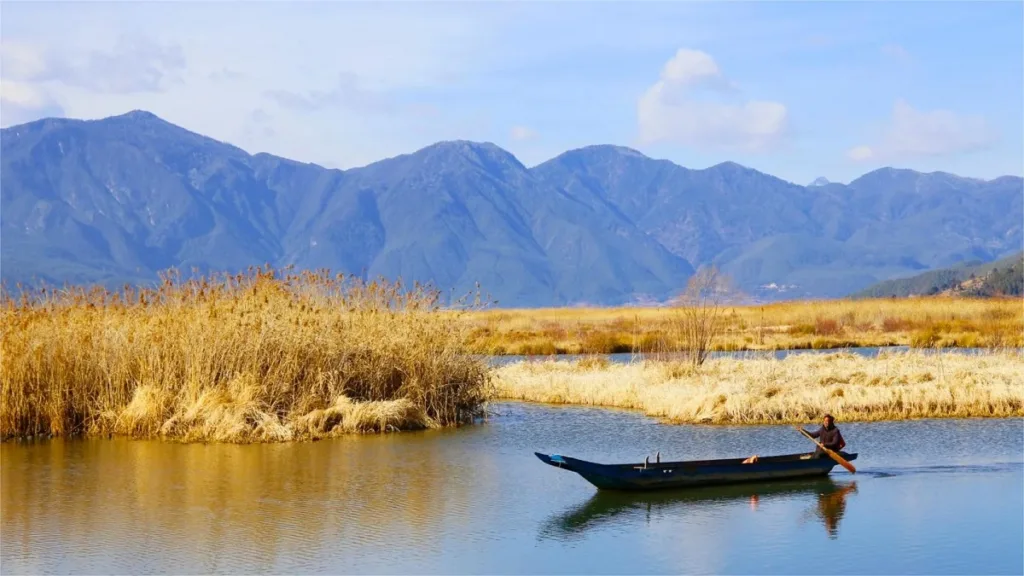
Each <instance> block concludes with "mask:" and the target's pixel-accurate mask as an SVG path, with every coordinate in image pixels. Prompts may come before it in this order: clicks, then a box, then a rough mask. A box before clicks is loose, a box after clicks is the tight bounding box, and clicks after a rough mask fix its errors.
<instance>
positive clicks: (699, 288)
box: [673, 266, 733, 366]
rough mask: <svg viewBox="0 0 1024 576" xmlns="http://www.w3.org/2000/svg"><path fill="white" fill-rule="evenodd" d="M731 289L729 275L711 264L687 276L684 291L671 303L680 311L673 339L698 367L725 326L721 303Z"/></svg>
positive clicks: (727, 298)
mask: <svg viewBox="0 0 1024 576" xmlns="http://www.w3.org/2000/svg"><path fill="white" fill-rule="evenodd" d="M732 292H733V290H732V288H731V285H730V281H729V279H728V277H726V276H725V275H723V274H721V273H720V272H719V271H718V269H717V268H716V267H714V266H708V267H705V268H701V269H700V270H698V271H697V273H696V274H694V275H693V276H692V277H690V280H689V281H688V282H687V283H686V290H684V291H683V293H682V294H681V295H679V297H677V298H676V299H675V301H674V303H675V304H676V305H677V306H679V310H678V312H677V314H676V316H675V318H674V322H673V325H674V328H675V332H676V334H675V336H676V341H677V343H678V344H679V347H680V349H681V351H682V353H683V357H684V358H685V359H686V360H687V361H689V362H691V363H692V364H693V365H694V366H700V365H701V364H703V363H704V360H706V359H707V357H708V354H709V353H710V352H711V348H712V345H713V344H714V341H715V339H716V338H718V336H719V335H720V334H721V333H722V330H723V328H724V327H725V313H724V304H726V303H727V302H728V300H729V298H730V296H731V294H732Z"/></svg>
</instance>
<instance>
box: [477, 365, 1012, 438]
mask: <svg viewBox="0 0 1024 576" xmlns="http://www.w3.org/2000/svg"><path fill="white" fill-rule="evenodd" d="M495 380H496V387H497V395H498V396H499V397H500V398H504V399H507V400H519V401H526V402H541V403H549V404H565V405H582V406H604V407H609V408H623V409H630V410H638V411H640V412H643V413H644V414H646V415H648V416H652V417H656V418H660V419H663V420H665V421H669V422H675V423H693V424H783V423H806V422H815V421H818V420H820V419H821V415H822V414H824V413H826V412H828V413H831V414H833V415H834V416H835V417H836V418H837V419H838V420H839V421H844V422H848V421H851V420H856V421H862V422H863V421H878V420H910V419H920V418H974V417H986V418H992V417H995V418H1006V417H1021V416H1024V354H1022V353H1021V352H1020V351H1018V350H998V351H997V350H993V351H984V352H980V353H969V354H964V353H936V352H927V351H908V352H882V353H880V354H879V355H878V356H877V357H865V356H860V355H857V354H852V353H849V352H830V353H825V354H793V355H789V356H787V357H785V358H783V359H777V358H775V357H765V358H744V359H737V358H711V359H708V360H707V361H706V362H704V363H703V364H702V365H700V366H699V367H698V366H695V365H694V364H693V363H692V362H683V361H677V360H664V359H662V360H644V361H639V362H633V363H628V364H624V363H623V364H615V363H611V362H609V361H608V360H607V359H606V358H603V357H592V358H583V359H581V360H575V361H556V360H544V361H526V362H516V363H512V364H508V365H506V366H502V367H500V368H498V369H497V371H496V376H495Z"/></svg>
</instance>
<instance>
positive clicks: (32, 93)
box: [0, 79, 64, 128]
mask: <svg viewBox="0 0 1024 576" xmlns="http://www.w3.org/2000/svg"><path fill="white" fill-rule="evenodd" d="M62 116H64V107H63V106H61V105H60V103H59V102H57V101H56V100H55V99H54V98H53V97H52V96H51V95H50V94H49V93H48V92H46V91H45V90H42V89H40V88H38V87H36V86H34V85H32V84H30V83H26V82H17V81H15V80H4V79H0V126H2V127H4V128H6V127H7V126H14V125H16V124H22V123H25V122H31V121H33V120H38V119H40V118H46V117H62Z"/></svg>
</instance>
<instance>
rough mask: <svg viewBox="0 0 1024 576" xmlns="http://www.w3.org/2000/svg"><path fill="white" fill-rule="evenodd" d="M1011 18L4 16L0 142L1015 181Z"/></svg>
mask: <svg viewBox="0 0 1024 576" xmlns="http://www.w3.org/2000/svg"><path fill="white" fill-rule="evenodd" d="M1022 29H1024V9H1022V4H1021V3H1019V2H989V3H985V2H902V3H900V2H806V3H804V2H756V3H755V2H751V3H742V2H716V3H710V2H632V3H611V2H601V3H586V2H548V3H542V2H458V3H446V4H430V3H424V2H401V3H383V2H376V3H372V4H371V3H355V2H330V3H328V2H318V3H296V2H262V3H257V2H246V3H213V2H190V3H155V2H142V1H139V2H131V3H127V2H122V3H98V2H75V3H69V4H60V3H57V2H19V3H10V2H7V3H4V9H3V19H2V20H0V32H2V34H0V50H2V52H0V123H2V124H3V125H4V126H10V125H13V124H18V123H21V122H25V121H29V120H33V119H37V118H40V117H45V116H55V115H61V116H69V117H75V118H101V117H104V116H110V115H115V114H121V113H124V112H127V111H129V110H132V109H145V110H149V111H151V112H154V113H156V114H158V115H159V116H161V117H163V118H165V119H166V120H169V121H171V122H174V123H176V124H179V125H182V126H184V127H186V128H188V129H190V130H194V131H196V132H200V133H203V134H206V135H209V136H212V137H214V138H217V139H220V140H224V141H227V142H230V143H232V144H235V145H238V146H240V147H242V148H244V149H246V150H247V151H249V152H270V153H273V154H278V155H282V156H286V157H289V158H294V159H297V160H302V161H309V162H316V163H319V164H322V165H326V166H332V167H339V168H348V167H353V166H361V165H365V164H367V163H369V162H372V161H374V160H378V159H381V158H386V157H390V156H395V155H398V154H402V153H406V152H411V151H413V150H416V149H418V148H421V147H423V146H426V145H429V144H431V143H433V142H436V141H438V140H450V139H467V140H478V141H490V142H494V143H496V144H498V145H500V146H502V147H504V148H506V149H508V150H510V151H511V152H513V153H514V154H515V155H516V156H517V157H518V158H519V159H520V160H522V161H523V162H524V163H525V164H527V165H528V166H532V165H534V164H537V163H539V162H542V161H544V160H546V159H549V158H551V157H553V156H555V155H557V154H559V153H561V152H563V151H565V150H568V149H571V148H576V147H580V146H585V145H589V144H617V145H623V146H630V147H633V148H636V149H638V150H640V151H641V152H644V153H645V154H647V155H649V156H652V157H656V158H666V159H669V160H672V161H674V162H676V163H679V164H681V165H684V166H687V167H691V168H703V167H707V166H710V165H713V164H717V163H719V162H722V161H726V160H731V161H735V162H739V163H741V164H744V165H747V166H751V167H753V168H756V169H758V170H762V171H764V172H768V173H770V174H774V175H776V176H779V177H781V178H785V179H787V180H791V181H794V182H798V183H807V182H809V181H811V180H813V179H814V178H815V177H817V176H825V177H827V178H829V179H831V180H835V181H842V182H846V181H849V180H851V179H853V178H855V177H857V176H859V175H860V174H863V173H865V172H868V171H870V170H873V169H875V168H878V167H881V166H899V167H907V168H914V169H918V170H924V171H932V170H944V171H948V172H953V173H957V174H961V175H964V176H974V177H981V178H992V177H996V176H999V175H1003V174H1017V175H1020V174H1021V173H1022V172H1024V167H1022V164H1024V114H1022V108H1024V104H1022V103H1024V57H1022V54H1024V32H1022Z"/></svg>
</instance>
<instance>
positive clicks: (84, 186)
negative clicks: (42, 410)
mask: <svg viewBox="0 0 1024 576" xmlns="http://www.w3.org/2000/svg"><path fill="white" fill-rule="evenodd" d="M2 145H3V158H2V160H3V165H2V177H3V181H2V189H3V206H2V208H3V219H2V221H0V232H2V240H3V241H2V246H0V250H2V255H3V277H4V279H5V280H8V281H25V280H29V279H30V278H32V277H40V278H44V279H46V280H49V281H51V282H61V281H65V280H70V281H109V282H110V283H116V282H120V281H124V280H145V279H151V278H153V277H154V275H155V273H156V272H157V271H158V270H161V269H164V268H167V267H169V266H181V267H184V268H186V269H188V268H190V267H193V266H194V267H197V268H199V269H201V270H236V269H239V268H244V267H245V266H248V265H251V264H260V263H264V262H269V263H272V264H278V265H280V264H294V265H296V266H297V267H300V268H317V267H327V268H331V269H333V270H338V271H344V272H349V273H356V274H362V275H367V276H378V275H380V276H385V277H388V278H397V277H401V278H402V279H403V280H405V281H407V282H413V281H420V282H431V283H433V284H434V285H436V286H438V287H441V288H443V289H452V290H455V291H456V292H457V293H465V292H468V291H469V290H471V289H472V288H473V287H474V285H475V283H477V282H479V283H481V284H482V287H483V288H484V289H485V290H487V291H488V292H490V293H491V294H492V295H493V296H494V297H496V298H497V299H498V300H499V302H500V303H503V304H508V305H541V304H567V303H573V302H581V301H591V302H598V303H609V302H610V303H624V302H628V301H629V300H631V299H633V298H635V297H637V296H640V295H650V296H651V297H655V298H665V297H667V296H669V295H670V294H672V293H675V292H676V291H678V290H679V289H680V287H681V286H683V285H684V283H685V281H686V278H687V277H688V276H689V275H690V274H691V273H692V268H691V267H690V265H689V264H688V263H687V262H686V261H684V260H683V259H681V258H679V257H677V256H674V255H672V254H671V253H670V252H668V251H667V250H666V249H665V248H664V247H662V246H661V245H660V244H658V243H657V242H656V241H655V240H653V239H651V238H650V237H649V236H648V235H646V234H644V233H642V232H640V231H639V230H638V229H637V228H636V226H635V225H634V224H633V223H632V222H631V221H630V220H629V219H627V218H625V217H623V216H622V215H621V214H619V213H617V212H616V211H615V210H613V209H612V208H610V207H609V206H607V205H606V204H604V203H601V202H594V201H593V199H592V198H585V197H577V196H574V195H573V194H571V193H568V192H566V191H563V190H560V189H556V188H553V187H551V186H549V185H548V184H546V183H544V182H542V181H540V180H538V179H537V178H535V177H534V176H533V175H532V174H531V173H530V172H529V171H527V170H526V168H525V167H523V166H522V164H520V163H519V161H518V160H516V159H515V158H514V157H513V156H512V155H511V154H508V153H507V152H505V151H503V150H501V149H500V148H498V147H496V146H494V145H490V144H474V143H468V142H448V143H441V144H437V145H434V146H431V147H428V148H425V149H423V150H420V151H418V152H416V153H414V154H408V155H404V156H400V157H397V158H392V159H389V160H384V161H381V162H377V163H375V164H372V165H370V166H367V167H365V168H359V169H354V170H349V171H344V172H342V171H339V170H327V169H324V168H321V167H318V166H314V165H308V164H299V163H296V162H292V161H289V160H285V159H282V158H277V157H274V156H270V155H266V154H259V155H256V156H250V155H248V154H246V153H245V152H243V151H241V150H239V149H237V148H234V147H232V146H229V145H227V144H223V143H220V142H217V141H214V140H211V139H208V138H204V137H202V136H199V135H197V134H193V133H191V132H188V131H185V130H183V129H181V128H178V127H176V126H173V125H171V124H169V123H166V122H164V121H162V120H160V119H158V118H156V117H155V116H152V115H150V114H146V113H141V112H134V113H130V114H127V115H124V116H118V117H114V118H109V119H104V120H100V121H92V122H83V121H75V120H46V121H41V122H37V123H33V124H29V125H24V126H17V127H12V128H9V129H6V130H4V131H3V132H2Z"/></svg>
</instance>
